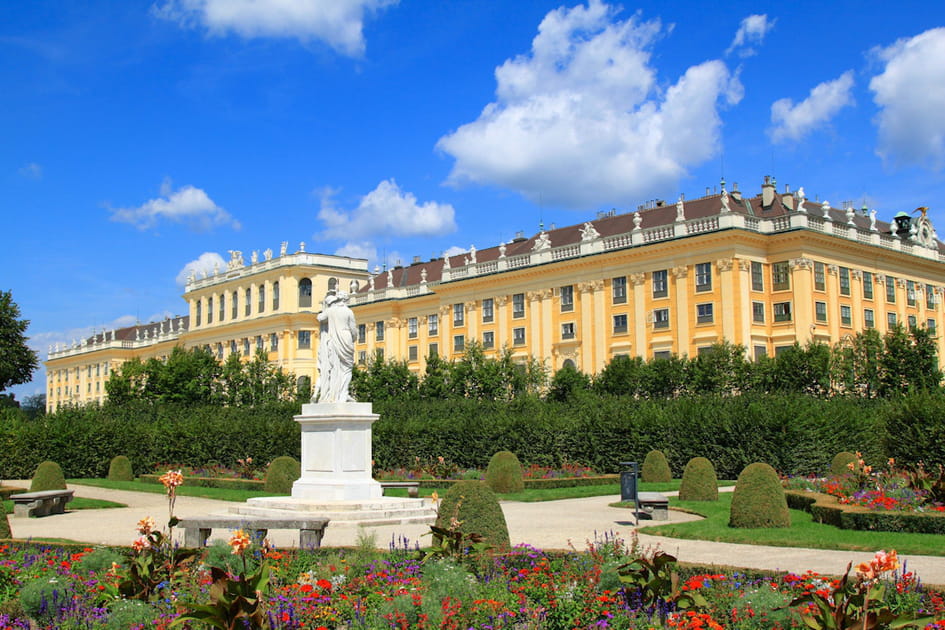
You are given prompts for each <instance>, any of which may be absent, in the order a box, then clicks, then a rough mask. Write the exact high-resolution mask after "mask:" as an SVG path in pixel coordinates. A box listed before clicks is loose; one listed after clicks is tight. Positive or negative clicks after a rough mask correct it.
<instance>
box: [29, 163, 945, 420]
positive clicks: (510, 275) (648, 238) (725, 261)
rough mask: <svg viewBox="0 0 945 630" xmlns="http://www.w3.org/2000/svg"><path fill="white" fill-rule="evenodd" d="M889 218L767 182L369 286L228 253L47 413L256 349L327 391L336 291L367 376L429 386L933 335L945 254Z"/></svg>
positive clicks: (72, 358) (351, 267)
mask: <svg viewBox="0 0 945 630" xmlns="http://www.w3.org/2000/svg"><path fill="white" fill-rule="evenodd" d="M889 218H890V220H889V222H884V221H881V220H879V219H878V218H877V212H876V211H875V210H874V211H868V210H867V209H866V208H863V209H861V210H856V209H855V208H853V207H852V204H844V207H841V208H834V207H832V206H831V205H830V203H829V202H826V201H824V202H822V203H814V202H812V201H810V200H808V199H807V198H806V196H805V194H804V191H803V189H799V190H798V191H797V192H794V193H792V192H789V191H787V190H785V191H784V192H780V193H779V192H777V190H776V185H775V182H774V180H773V179H771V178H765V181H764V184H763V185H762V188H761V194H760V195H757V196H753V197H747V196H743V195H742V193H741V192H740V191H739V190H738V188H737V185H736V186H735V187H734V189H733V190H732V191H731V192H728V191H726V189H725V186H724V183H723V186H722V191H721V193H719V194H707V195H706V196H704V197H701V198H699V199H692V200H687V199H684V198H682V197H680V199H679V200H677V201H676V203H669V204H667V203H664V202H661V201H655V202H651V203H648V204H645V205H644V206H641V207H640V208H638V210H637V211H636V212H633V213H627V214H618V213H616V212H610V213H605V214H600V215H598V216H597V218H596V219H594V220H591V221H587V222H585V223H583V224H577V225H572V226H568V227H563V228H558V229H554V228H552V229H549V230H547V231H546V230H541V231H539V232H538V233H537V234H534V235H532V236H531V237H529V238H525V237H524V236H521V237H518V238H515V239H513V240H512V241H511V242H509V243H502V244H500V245H498V246H495V247H489V248H485V249H482V250H476V249H475V248H471V249H470V250H469V251H468V252H466V253H463V254H460V255H456V256H448V257H444V258H438V259H434V260H429V261H423V262H421V261H419V260H415V261H414V262H413V264H411V265H409V266H403V267H399V266H398V267H394V268H393V269H389V270H386V271H381V270H380V269H375V271H374V273H369V272H368V268H367V261H364V260H358V259H351V258H344V257H338V256H329V255H323V254H311V253H305V252H304V251H301V252H297V253H295V254H287V253H286V252H285V246H283V252H282V254H281V255H280V256H278V257H275V258H274V257H272V254H271V252H268V251H267V253H266V255H265V256H264V260H262V261H259V260H256V255H255V253H254V255H253V260H252V262H251V263H250V264H249V265H246V264H244V263H243V261H242V255H241V254H240V253H239V252H231V260H230V262H229V264H228V266H227V269H226V270H219V271H218V272H216V273H213V274H211V275H208V276H207V277H205V278H201V279H197V278H191V279H190V280H189V281H188V283H187V286H186V290H185V293H184V299H185V300H186V301H187V303H188V305H189V315H188V316H185V317H180V318H174V319H170V320H166V321H164V322H159V323H151V324H145V325H139V326H134V327H130V328H125V329H120V330H116V331H108V332H101V333H98V334H96V335H93V336H92V337H90V338H88V339H85V340H82V341H80V342H77V343H73V344H72V345H70V346H69V347H66V348H58V349H55V350H51V351H50V355H49V360H48V361H47V363H46V367H47V406H48V408H49V409H51V410H52V409H56V408H57V407H58V406H60V405H62V404H81V403H84V402H86V401H91V400H102V398H103V396H104V380H107V378H108V373H109V370H113V369H115V368H116V367H117V366H119V365H120V364H121V363H122V362H123V361H125V360H127V359H129V358H131V357H135V356H137V357H141V358H150V357H161V356H166V355H167V354H168V353H169V352H170V349H171V348H173V347H174V345H183V346H184V347H188V348H189V347H194V346H203V347H207V348H209V349H210V350H211V351H212V352H214V354H215V356H217V358H219V359H221V360H222V359H224V358H225V357H226V356H228V355H230V354H233V353H238V354H240V355H241V356H244V357H249V356H251V355H252V354H253V353H254V352H255V350H256V349H257V348H260V349H263V350H265V351H266V352H267V353H268V356H269V359H270V361H272V362H273V363H275V364H277V365H280V366H282V367H283V368H284V369H286V370H288V371H291V372H293V373H294V374H295V375H296V376H297V377H299V378H311V379H313V380H314V377H315V375H316V374H315V371H316V367H315V354H316V351H317V339H318V334H319V330H318V323H317V321H316V319H315V313H317V311H319V310H320V306H319V303H320V302H321V299H322V298H323V297H324V295H325V294H326V293H327V292H328V291H331V290H335V291H347V292H350V293H351V294H352V298H351V306H352V309H353V310H354V313H355V317H356V318H357V321H358V340H357V345H356V352H357V357H358V360H359V361H361V362H365V361H369V360H371V358H372V357H374V356H377V355H378V354H380V355H382V356H384V357H385V358H388V359H397V360H403V361H406V362H407V364H408V366H409V367H410V369H411V370H414V371H417V372H420V371H422V370H423V369H424V367H425V364H426V358H427V357H428V356H429V355H430V354H437V355H439V356H441V357H443V358H445V359H447V360H449V359H453V358H456V357H459V356H462V354H463V352H464V351H465V348H466V347H467V346H468V345H469V344H471V343H474V342H475V343H477V344H479V345H480V346H481V347H482V348H483V349H484V350H485V352H486V353H487V354H490V353H498V352H501V351H503V350H504V349H505V348H508V349H509V350H510V351H511V352H512V355H513V357H515V358H520V359H522V360H524V359H525V358H527V357H529V356H532V357H535V358H538V359H539V360H543V361H545V364H546V365H547V366H548V367H549V368H550V369H551V370H552V371H553V370H557V369H560V368H561V367H562V366H564V365H565V364H566V363H570V364H571V365H573V366H575V367H577V368H578V369H580V370H582V371H584V372H586V373H596V372H599V371H600V370H601V369H602V368H603V367H604V366H605V365H606V364H607V363H608V362H609V361H610V360H611V359H612V358H613V357H614V356H618V355H632V356H641V357H644V358H647V359H649V358H654V357H662V356H669V355H671V354H674V353H675V354H679V355H683V354H685V355H694V354H696V353H698V352H700V351H701V350H702V349H704V348H709V347H711V346H712V345H713V344H715V343H718V342H722V341H728V342H731V343H735V344H740V345H742V346H744V347H745V348H746V351H747V353H748V355H749V357H750V358H757V357H761V356H765V355H768V354H773V353H777V352H778V351H779V350H780V349H782V348H786V347H790V346H791V345H793V344H794V343H795V342H799V343H801V344H805V343H807V342H808V341H811V340H815V341H821V342H825V343H828V344H836V343H843V342H844V340H846V339H849V338H850V337H851V336H852V335H855V334H856V333H857V332H860V331H863V330H865V329H869V328H875V329H877V330H878V331H879V332H881V333H884V332H885V331H887V330H888V329H890V328H891V327H893V326H895V325H897V324H902V325H904V326H913V327H914V326H925V327H928V328H929V329H930V330H933V331H934V330H937V328H938V326H939V325H940V323H941V322H942V321H943V310H942V309H943V306H942V295H943V293H945V244H943V243H942V242H941V241H939V240H938V237H937V235H936V233H935V229H934V227H933V226H932V223H931V221H930V220H929V218H928V216H927V214H926V210H925V208H920V209H918V210H916V211H914V212H911V213H909V212H904V211H900V212H898V213H897V214H896V215H895V216H893V217H889ZM303 249H304V248H303ZM936 342H937V345H938V350H939V353H940V354H941V353H943V351H945V342H943V340H942V339H941V338H940V337H937V338H936Z"/></svg>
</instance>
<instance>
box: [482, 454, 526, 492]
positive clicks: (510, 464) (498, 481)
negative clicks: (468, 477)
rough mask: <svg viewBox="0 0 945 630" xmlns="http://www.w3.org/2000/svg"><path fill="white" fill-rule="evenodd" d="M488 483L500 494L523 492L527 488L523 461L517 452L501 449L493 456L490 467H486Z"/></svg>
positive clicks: (490, 487)
mask: <svg viewBox="0 0 945 630" xmlns="http://www.w3.org/2000/svg"><path fill="white" fill-rule="evenodd" d="M486 485H487V486H489V489H490V490H492V491H493V492H496V493H499V494H506V493H509V492H521V491H522V490H524V489H525V480H524V479H523V478H522V463H521V462H520V461H518V457H516V456H515V453H512V452H510V451H499V452H498V453H496V454H495V455H493V456H492V458H491V459H490V460H489V467H488V468H486Z"/></svg>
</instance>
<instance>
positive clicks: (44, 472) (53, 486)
mask: <svg viewBox="0 0 945 630" xmlns="http://www.w3.org/2000/svg"><path fill="white" fill-rule="evenodd" d="M65 489H66V478H65V477H64V476H63V474H62V468H60V467H59V464H57V463H56V462H49V461H46V462H43V463H42V464H40V465H39V466H38V467H37V468H36V472H35V473H33V481H32V483H30V492H40V491H42V490H65Z"/></svg>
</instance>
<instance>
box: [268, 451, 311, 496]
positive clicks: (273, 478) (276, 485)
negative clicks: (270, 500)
mask: <svg viewBox="0 0 945 630" xmlns="http://www.w3.org/2000/svg"><path fill="white" fill-rule="evenodd" d="M301 476H302V464H301V463H300V462H299V461H298V460H297V459H295V458H294V457H289V456H288V455H283V456H281V457H277V458H275V459H274V460H272V463H270V464H269V468H267V469H266V480H265V481H264V482H263V489H264V490H265V491H266V492H269V493H270V494H275V495H278V496H289V495H290V494H292V484H294V483H295V481H296V480H297V479H298V478H299V477H301Z"/></svg>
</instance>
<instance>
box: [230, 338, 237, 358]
mask: <svg viewBox="0 0 945 630" xmlns="http://www.w3.org/2000/svg"><path fill="white" fill-rule="evenodd" d="M230 354H236V340H235V339H231V340H230Z"/></svg>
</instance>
